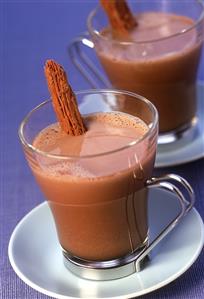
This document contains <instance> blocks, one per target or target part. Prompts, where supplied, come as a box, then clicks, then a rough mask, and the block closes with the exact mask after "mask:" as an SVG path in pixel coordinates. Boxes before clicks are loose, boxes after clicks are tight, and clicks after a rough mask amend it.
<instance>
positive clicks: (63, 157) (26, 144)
mask: <svg viewBox="0 0 204 299" xmlns="http://www.w3.org/2000/svg"><path fill="white" fill-rule="evenodd" d="M97 93H99V94H103V93H106V94H107V93H112V94H113V93H114V94H123V95H124V94H125V95H129V96H132V97H134V98H137V100H140V101H142V102H144V103H146V104H147V105H148V107H149V108H150V110H151V112H152V114H153V122H152V124H151V126H150V127H148V130H147V132H146V133H145V134H144V135H143V136H142V137H141V138H139V139H136V140H133V141H131V142H129V143H128V144H127V145H125V146H122V147H119V148H117V149H115V150H111V151H107V152H102V153H99V154H90V155H82V156H79V155H75V156H74V155H59V154H50V153H47V152H45V151H42V150H39V149H38V148H36V147H35V146H33V145H32V144H31V143H29V142H28V141H27V140H26V138H25V136H24V133H23V131H24V127H25V125H26V124H27V123H28V121H29V119H30V117H31V116H32V115H33V113H35V112H36V111H37V110H38V109H40V108H42V107H43V106H45V105H47V104H49V103H51V102H52V101H51V100H46V101H44V102H42V103H40V104H39V105H37V106H36V107H34V108H33V109H32V110H31V111H30V112H29V113H28V114H27V115H26V116H25V117H24V119H23V120H22V122H21V123H20V126H19V129H18V136H19V138H20V141H21V143H22V145H23V146H24V147H25V148H26V149H28V150H30V151H32V152H33V153H37V154H39V155H41V156H44V157H47V158H52V159H58V160H74V159H86V158H89V159H90V158H96V157H102V156H106V155H110V154H113V153H117V152H120V151H122V150H125V149H128V148H131V147H133V146H135V145H136V144H139V143H141V142H142V141H143V140H144V139H146V138H147V137H148V136H150V135H151V134H152V133H153V132H154V130H155V129H156V127H157V126H158V118H159V117H158V111H157V109H156V107H155V106H154V105H153V104H152V102H150V101H149V100H148V99H146V98H145V97H143V96H141V95H138V94H136V93H133V92H129V91H125V90H116V89H98V90H95V89H88V90H82V91H77V92H75V94H76V97H77V95H85V94H97Z"/></svg>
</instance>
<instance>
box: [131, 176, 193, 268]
mask: <svg viewBox="0 0 204 299" xmlns="http://www.w3.org/2000/svg"><path fill="white" fill-rule="evenodd" d="M170 181H173V182H175V183H176V184H172V183H170ZM146 185H147V186H148V187H150V188H161V189H164V190H166V191H169V192H171V193H173V194H175V195H176V196H177V198H178V200H179V203H180V205H181V210H180V212H179V214H178V215H177V216H176V217H175V218H174V219H173V220H172V221H171V222H170V223H169V224H168V225H167V226H166V227H165V228H164V229H163V230H162V231H161V232H160V233H159V235H158V236H157V237H156V238H155V239H154V240H153V241H152V242H151V243H150V244H149V245H148V247H146V248H145V249H144V250H143V251H142V252H141V253H140V254H139V255H137V257H136V258H135V259H133V260H135V268H136V271H137V272H139V271H140V269H141V262H142V260H143V259H144V258H145V256H147V255H148V254H149V252H150V251H151V250H152V249H153V248H154V247H155V246H156V245H157V244H158V243H159V242H160V241H161V240H162V239H163V238H164V237H165V236H166V235H167V234H168V233H169V232H170V231H172V230H173V229H174V228H175V226H176V225H177V224H178V223H179V222H180V221H181V219H182V218H183V217H184V216H185V215H186V214H187V213H188V212H189V211H190V210H191V208H192V207H193V205H194V202H195V194H194V191H193V189H192V187H191V186H190V184H189V183H188V182H187V181H186V180H185V179H184V178H182V177H181V176H179V175H176V174H167V175H164V176H161V177H158V178H154V177H153V178H151V179H150V180H148V181H147V182H146ZM176 185H177V186H176ZM179 187H182V188H183V191H184V190H185V192H186V193H187V195H188V197H189V200H187V198H186V196H185V195H184V193H183V191H182V190H181V188H179Z"/></svg>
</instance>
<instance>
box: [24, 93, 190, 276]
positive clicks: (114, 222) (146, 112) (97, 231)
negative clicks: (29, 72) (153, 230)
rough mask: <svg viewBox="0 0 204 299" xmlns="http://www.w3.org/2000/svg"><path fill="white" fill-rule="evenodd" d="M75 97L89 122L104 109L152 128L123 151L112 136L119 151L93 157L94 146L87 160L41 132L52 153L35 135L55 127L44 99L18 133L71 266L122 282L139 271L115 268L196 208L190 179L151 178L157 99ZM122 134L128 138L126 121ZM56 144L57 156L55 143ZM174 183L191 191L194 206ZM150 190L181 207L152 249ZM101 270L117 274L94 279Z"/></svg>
mask: <svg viewBox="0 0 204 299" xmlns="http://www.w3.org/2000/svg"><path fill="white" fill-rule="evenodd" d="M76 96H77V99H78V101H79V103H80V104H79V109H80V112H81V113H82V115H83V117H87V115H93V114H94V115H95V114H97V113H101V112H102V113H105V114H106V115H107V116H108V115H110V113H115V112H117V113H122V114H121V115H122V116H123V117H125V119H127V122H126V121H125V122H124V123H123V122H122V124H124V126H125V124H126V125H127V123H128V120H130V119H131V121H133V120H134V119H135V126H136V127H137V121H138V119H139V120H141V121H142V122H144V123H145V124H146V126H147V131H146V132H145V133H144V134H142V135H141V136H140V138H135V139H134V138H133V139H131V141H130V142H127V144H126V145H125V146H122V147H120V146H115V144H117V136H115V135H114V134H113V135H112V137H111V142H112V144H113V150H110V151H104V152H102V153H99V154H94V153H92V151H94V148H92V149H91V148H90V149H89V151H90V152H89V153H87V154H86V155H83V154H80V151H78V150H77V149H76V148H75V152H73V154H72V155H68V154H63V153H62V152H61V153H60V152H54V153H53V152H52V151H49V142H50V143H51V144H52V143H53V140H54V139H53V136H55V131H54V129H52V130H51V131H50V133H49V134H51V135H49V134H47V135H46V134H45V135H43V136H44V138H45V139H46V140H43V142H44V143H45V145H46V146H47V150H42V149H40V147H38V143H36V138H38V136H42V135H40V134H44V133H43V132H45V131H44V130H45V129H46V128H48V127H49V126H51V125H52V124H53V123H56V117H55V113H54V111H53V108H52V104H51V101H46V102H44V103H42V104H40V105H39V106H38V107H36V108H35V109H33V110H32V111H31V112H30V113H29V114H28V116H27V117H26V118H25V119H24V120H23V122H22V123H21V125H20V129H19V136H20V140H21V142H22V145H23V149H24V152H25V155H26V158H27V161H28V163H29V165H30V167H31V170H32V172H33V174H34V176H35V178H36V180H37V182H38V184H39V186H40V188H41V190H42V191H43V193H44V195H45V197H46V199H47V200H48V203H49V206H50V208H51V211H52V214H53V217H54V220H55V224H56V228H57V232H58V237H59V242H60V244H61V247H62V252H63V255H64V258H65V263H66V265H68V267H69V268H70V269H71V270H72V271H73V272H75V273H77V274H78V275H80V276H82V277H86V278H91V279H98V278H99V279H108V278H110V277H111V278H117V277H121V276H125V275H128V274H130V273H132V272H134V271H135V270H134V269H135V267H131V269H129V270H128V271H127V269H125V272H123V271H122V272H121V271H120V272H118V271H115V270H116V268H117V267H120V266H122V267H126V265H129V264H130V263H131V262H133V261H135V260H136V259H137V258H138V257H139V258H140V259H142V258H144V256H145V255H147V254H148V252H149V251H150V250H151V248H153V247H154V246H155V245H156V244H157V243H158V241H159V240H160V239H162V238H163V237H164V236H165V235H166V234H167V233H168V232H169V231H170V230H171V229H173V227H175V225H176V224H177V223H178V222H179V220H180V219H181V218H182V217H183V216H184V215H185V214H186V213H187V212H188V211H189V210H190V208H191V207H192V205H193V200H194V196H193V191H192V189H191V187H190V186H189V184H188V183H187V182H186V181H185V180H184V179H182V178H181V177H179V176H176V175H168V176H165V177H160V178H152V171H153V167H154V160H155V154H156V148H157V135H158V114H157V110H156V109H155V107H154V106H153V105H152V104H151V102H149V101H148V100H146V99H145V98H143V97H141V96H139V95H136V94H133V93H130V92H125V91H114V90H92V91H84V92H78V93H76ZM123 121H124V119H123ZM105 125H106V124H105V123H104V126H105ZM116 126H117V123H116ZM120 129H121V130H122V131H121V134H124V132H125V131H124V132H123V125H121V124H120ZM72 138H76V137H72ZM89 138H90V137H89ZM93 138H94V137H93ZM95 138H96V137H95ZM97 138H98V137H97ZM97 138H96V142H102V141H101V140H104V142H105V141H107V140H106V138H107V139H108V136H105V137H104V136H101V135H100V136H99V138H98V139H97ZM104 138H105V139H104ZM39 140H41V139H39ZM114 140H115V141H114ZM54 142H56V150H57V151H59V150H58V146H57V139H56V140H54ZM80 142H81V143H80V148H81V146H82V144H83V142H86V145H87V144H88V142H89V139H86V138H85V139H83V137H82V140H81V141H80ZM108 142H110V140H109V141H108ZM59 147H60V145H59ZM114 147H115V148H114ZM168 180H173V181H174V182H177V183H179V184H180V185H181V186H182V187H184V188H185V189H186V190H187V192H188V193H189V195H190V203H188V202H187V201H186V200H185V198H184V195H182V193H181V192H180V191H179V190H178V188H177V187H176V186H175V185H172V184H170V183H168V182H167V181H168ZM150 186H156V187H160V188H163V189H166V190H167V191H169V192H173V193H174V194H176V196H177V198H178V199H179V202H180V204H181V212H180V213H179V215H178V216H177V217H176V218H175V219H173V220H172V222H171V223H170V224H169V225H168V226H167V228H166V229H165V230H164V231H163V232H162V233H161V234H160V235H159V236H158V238H157V239H156V240H155V241H154V242H153V243H152V244H149V235H148V232H149V226H148V216H147V215H148V213H147V211H148V187H150ZM164 202H165V199H164ZM164 204H165V203H164ZM139 268H140V266H139V265H138V267H137V269H138V270H139ZM82 269H85V270H84V271H82ZM90 269H91V270H92V271H91V272H90V273H89V271H88V270H90ZM100 269H103V270H104V269H108V270H110V271H112V272H111V275H107V273H106V272H104V271H103V270H102V273H99V274H98V273H97V275H95V274H93V270H95V271H100ZM94 273H95V272H94ZM104 273H105V276H104Z"/></svg>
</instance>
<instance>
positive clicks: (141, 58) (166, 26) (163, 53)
mask: <svg viewBox="0 0 204 299" xmlns="http://www.w3.org/2000/svg"><path fill="white" fill-rule="evenodd" d="M136 20H137V26H136V27H135V29H134V30H132V31H131V32H130V33H129V34H128V35H127V36H124V38H121V39H117V38H116V37H115V35H114V34H113V32H112V31H111V29H110V27H108V28H105V29H103V30H102V31H101V33H100V37H101V38H100V39H99V38H98V36H96V37H95V36H93V39H94V44H95V49H96V52H97V55H98V57H99V59H100V61H101V64H102V66H103V67H104V69H105V71H106V73H107V75H108V77H109V79H110V81H111V83H112V85H113V86H114V87H116V88H119V89H123V90H129V91H132V92H135V93H137V94H141V95H143V96H145V97H146V98H148V99H149V100H150V101H152V102H153V103H154V104H155V106H156V107H157V109H158V111H159V117H160V132H166V131H171V130H174V129H177V128H179V127H181V126H183V125H185V124H187V123H189V122H190V121H191V120H192V118H193V117H194V116H195V114H196V86H195V81H196V73H197V68H198V64H199V58H200V54H201V43H202V42H201V40H202V39H201V37H200V36H199V34H200V33H199V32H198V30H197V28H196V27H194V21H193V20H192V19H190V18H187V17H185V16H179V15H176V14H170V13H163V12H145V13H141V14H137V15H136Z"/></svg>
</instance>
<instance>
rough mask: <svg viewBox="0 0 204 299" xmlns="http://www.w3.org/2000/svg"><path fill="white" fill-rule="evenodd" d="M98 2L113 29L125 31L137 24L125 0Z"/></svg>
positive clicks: (103, 0) (101, 0) (120, 31)
mask: <svg viewBox="0 0 204 299" xmlns="http://www.w3.org/2000/svg"><path fill="white" fill-rule="evenodd" d="M100 3H101V6H102V7H103V9H104V10H105V12H106V14H107V15H108V18H109V21H110V24H111V26H112V28H113V30H114V31H117V32H119V33H127V32H128V31H130V30H132V29H133V28H134V27H135V26H136V25H137V22H136V19H135V18H134V16H133V15H132V13H131V11H130V9H129V7H128V5H127V3H126V1H125V0H100Z"/></svg>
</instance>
